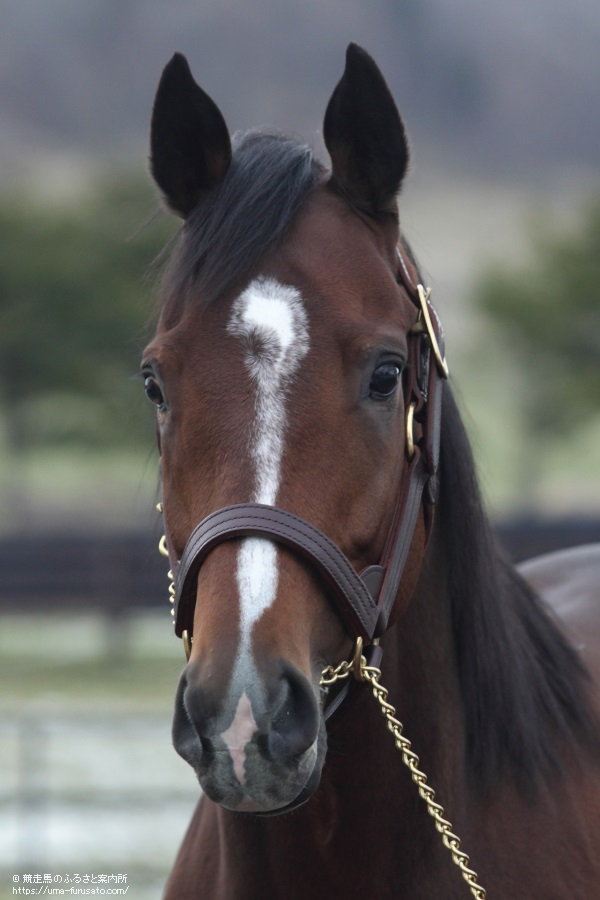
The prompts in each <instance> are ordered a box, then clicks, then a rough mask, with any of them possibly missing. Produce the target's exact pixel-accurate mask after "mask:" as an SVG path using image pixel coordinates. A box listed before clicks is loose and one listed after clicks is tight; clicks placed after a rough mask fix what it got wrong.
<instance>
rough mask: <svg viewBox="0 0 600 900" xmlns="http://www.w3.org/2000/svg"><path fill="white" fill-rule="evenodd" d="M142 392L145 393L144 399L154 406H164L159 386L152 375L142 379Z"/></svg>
mask: <svg viewBox="0 0 600 900" xmlns="http://www.w3.org/2000/svg"><path fill="white" fill-rule="evenodd" d="M144 390H145V391H146V397H147V398H148V400H150V401H151V402H152V403H154V405H155V406H159V407H160V406H164V405H165V398H164V397H163V392H162V391H161V389H160V385H159V383H158V381H157V380H156V378H154V376H153V375H146V377H145V378H144Z"/></svg>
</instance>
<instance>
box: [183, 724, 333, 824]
mask: <svg viewBox="0 0 600 900" xmlns="http://www.w3.org/2000/svg"><path fill="white" fill-rule="evenodd" d="M325 752H326V740H325V736H324V733H320V734H319V736H318V737H317V740H316V741H315V742H314V744H313V745H312V746H311V747H309V749H308V750H307V751H306V752H305V753H304V754H303V755H302V757H301V758H300V760H298V761H297V762H296V764H295V765H293V766H292V765H290V766H286V767H282V766H276V767H273V766H271V765H269V763H267V762H265V761H263V760H261V759H260V758H259V757H258V755H257V757H256V760H255V764H254V765H252V764H251V765H249V766H248V771H247V773H246V777H245V778H244V781H243V783H240V782H239V781H238V780H237V778H235V776H234V777H233V778H232V777H231V773H230V772H229V771H224V767H222V766H218V765H211V766H209V767H208V769H206V768H205V767H204V766H199V767H198V766H194V768H195V770H196V775H197V777H198V781H199V783H200V786H201V788H202V790H203V792H204V794H205V795H206V796H207V797H208V798H209V799H210V800H212V801H213V802H214V803H216V804H217V805H218V806H221V807H222V808H223V809H227V810H230V811H231V812H236V813H240V814H242V815H252V816H262V817H267V816H278V815H282V814H283V813H286V812H290V811H291V810H293V809H297V808H298V807H299V806H302V805H303V804H304V803H306V802H307V801H308V800H310V798H311V797H312V795H313V794H314V792H315V791H316V789H317V787H318V786H319V782H320V780H321V771H322V768H323V762H324V758H325Z"/></svg>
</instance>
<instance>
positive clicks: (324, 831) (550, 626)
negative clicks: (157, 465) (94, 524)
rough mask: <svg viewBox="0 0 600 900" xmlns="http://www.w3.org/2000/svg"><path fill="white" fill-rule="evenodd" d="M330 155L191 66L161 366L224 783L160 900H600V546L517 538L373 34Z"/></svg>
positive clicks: (330, 135) (157, 377) (183, 624)
mask: <svg viewBox="0 0 600 900" xmlns="http://www.w3.org/2000/svg"><path fill="white" fill-rule="evenodd" d="M323 137H324V144H325V147H326V149H327V152H328V154H329V157H330V166H326V165H325V164H324V163H322V162H320V161H319V160H318V159H317V158H316V155H315V153H314V152H313V151H312V150H311V149H310V148H309V147H307V146H305V145H303V144H302V143H301V142H299V141H298V140H297V139H295V138H291V137H288V136H286V135H284V134H280V133H277V132H274V131H267V130H259V131H248V132H244V133H243V134H237V135H234V136H233V138H232V137H230V134H229V131H228V128H227V125H226V123H225V121H224V118H223V116H222V114H221V112H220V110H219V108H218V107H217V105H216V104H215V102H214V101H213V100H212V99H211V98H210V97H209V96H208V94H207V93H206V92H205V91H204V90H202V88H201V87H199V85H198V84H197V83H196V82H195V80H194V78H193V76H192V74H191V71H190V68H189V65H188V63H187V60H186V59H185V57H183V56H182V55H181V54H175V56H174V57H173V58H172V60H171V61H170V62H169V64H168V65H167V66H166V68H165V69H164V72H163V74H162V77H161V80H160V83H159V86H158V90H157V93H156V98H155V101H154V107H153V112H152V123H151V139H150V143H151V151H150V166H151V172H152V175H153V178H154V180H155V182H156V184H157V186H158V188H159V190H160V192H161V194H162V197H163V201H164V202H165V203H166V205H167V206H168V208H169V209H170V210H171V211H172V212H174V213H175V214H176V215H177V216H179V217H180V218H181V219H183V225H182V228H181V230H180V232H179V235H178V237H177V239H176V242H175V245H174V247H173V248H172V253H171V255H170V258H169V261H168V262H167V264H166V266H165V268H164V271H163V273H162V277H161V282H160V294H159V300H158V305H159V309H158V313H157V322H158V324H157V326H156V332H155V335H154V337H153V338H152V340H151V342H150V343H149V345H148V347H147V348H146V350H145V351H144V353H143V359H142V366H141V374H142V376H143V381H144V387H145V391H146V394H147V396H148V398H149V399H150V401H151V402H152V403H153V404H154V405H155V407H156V422H157V425H156V429H157V437H158V445H159V453H160V461H161V475H162V505H161V511H162V513H163V521H164V530H165V538H164V540H163V550H164V552H165V553H166V554H167V555H168V556H169V558H170V562H171V572H170V577H171V579H172V582H173V583H172V586H171V595H172V596H171V600H172V601H174V604H173V609H172V614H173V616H174V622H175V630H176V633H177V635H178V636H180V637H182V638H183V640H184V643H185V648H186V655H187V656H188V661H187V663H186V665H185V668H184V670H183V673H182V675H181V679H180V682H179V686H178V688H177V692H176V699H175V713H174V720H173V742H174V746H175V749H176V750H177V752H178V753H179V754H180V755H181V756H182V757H183V759H184V760H186V761H187V762H188V763H189V764H190V766H191V767H192V769H193V770H194V772H195V774H196V776H197V779H198V781H199V783H200V786H201V788H202V793H201V797H200V800H199V803H198V805H197V808H196V811H195V812H194V814H193V818H192V820H191V823H190V825H189V828H188V830H187V833H186V835H185V837H184V839H183V843H182V846H181V848H180V851H179V853H178V855H177V858H176V861H175V864H174V867H173V869H172V871H171V873H170V875H169V877H168V880H167V885H166V889H165V894H164V896H165V898H166V900H196V898H203V900H204V898H206V900H245V898H247V900H253V898H261V900H262V898H275V900H279V898H285V900H294V898H303V900H304V898H306V897H311V898H313V900H321V898H328V900H329V898H332V897H344V898H347V900H354V898H362V897H364V896H374V897H376V898H378V900H388V898H390V900H391V898H393V900H401V898H410V900H425V898H427V900H431V898H441V900H454V898H456V900H460V898H463V897H466V896H468V895H472V896H475V897H476V898H483V897H484V896H485V892H486V890H487V891H488V895H489V897H491V898H494V900H501V898H504V900H508V898H510V900H514V898H517V897H518V898H528V900H542V898H543V900H550V898H556V900H559V898H560V900H562V898H569V900H593V898H600V741H599V731H598V718H599V691H598V679H599V678H600V615H599V607H598V583H599V574H600V547H598V546H588V547H584V548H579V549H577V550H568V551H563V552H562V553H560V554H558V555H553V556H548V557H543V558H540V559H538V560H534V561H531V562H529V563H527V564H525V565H524V566H523V567H522V569H521V570H520V571H518V570H517V569H516V568H515V567H514V566H513V565H512V564H511V563H510V562H509V560H508V558H507V556H506V554H505V553H504V551H503V550H502V548H501V547H500V546H499V545H498V543H497V541H496V539H495V537H494V535H493V532H492V529H491V526H490V524H489V519H488V516H487V514H486V512H485V510H484V506H483V503H482V500H481V497H480V493H479V489H478V484H477V478H476V474H475V466H474V461H473V456H472V452H471V449H470V445H469V441H468V438H467V436H466V432H465V428H464V426H463V424H462V421H461V416H460V412H459V410H458V406H457V403H456V402H455V400H454V397H453V391H452V388H451V386H450V382H449V379H448V374H449V372H448V365H447V362H446V356H445V342H444V334H443V329H442V326H441V322H440V319H439V317H438V314H437V312H436V311H435V309H434V307H433V305H432V301H431V298H430V296H429V291H428V289H427V288H426V287H425V285H424V284H423V278H422V275H421V274H420V271H419V268H418V266H417V263H416V261H415V259H414V257H413V254H412V253H411V250H410V247H409V244H408V243H407V241H406V238H405V236H404V234H403V233H402V232H401V230H400V225H399V211H398V210H399V207H398V199H397V198H398V196H399V192H400V188H401V185H402V182H403V180H404V177H405V174H406V170H407V165H408V160H409V151H408V142H407V137H406V132H405V128H404V124H403V122H402V119H401V118H400V114H399V112H398V110H397V107H396V104H395V101H394V99H393V97H392V94H391V92H390V89H389V87H388V85H387V83H386V81H385V79H384V77H383V75H382V73H381V72H380V70H379V68H378V67H377V65H376V63H375V62H374V61H373V60H372V59H371V57H370V56H369V55H368V54H367V53H366V52H365V51H364V50H362V49H361V48H359V47H358V46H356V45H354V44H351V45H350V46H349V47H348V50H347V54H346V61H345V69H344V73H343V76H342V78H341V80H340V81H339V83H338V84H337V86H336V87H335V89H334V91H333V93H332V95H331V98H330V100H329V102H328V105H327V108H326V113H325V118H324V125H323ZM383 685H385V687H384V686H383ZM388 690H389V699H387V698H388V694H387V691H388ZM382 714H383V715H382ZM386 726H387V727H386ZM409 739H410V740H409Z"/></svg>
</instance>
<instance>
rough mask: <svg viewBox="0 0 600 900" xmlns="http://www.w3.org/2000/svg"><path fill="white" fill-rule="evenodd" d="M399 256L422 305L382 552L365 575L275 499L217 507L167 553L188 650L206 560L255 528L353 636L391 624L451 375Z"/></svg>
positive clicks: (435, 456)
mask: <svg viewBox="0 0 600 900" xmlns="http://www.w3.org/2000/svg"><path fill="white" fill-rule="evenodd" d="M398 258H399V276H398V281H399V284H400V285H401V286H402V287H403V288H404V289H405V291H406V293H407V294H408V296H409V298H410V300H411V301H412V302H413V303H414V304H415V306H416V307H417V308H418V310H419V317H418V319H417V322H416V324H415V325H414V326H413V328H412V329H411V331H410V332H409V334H408V345H409V355H408V365H407V368H406V374H407V379H406V383H405V388H404V404H405V409H406V411H407V448H406V460H405V465H404V471H403V475H402V479H401V484H400V490H399V495H398V499H397V503H396V509H395V512H394V517H393V520H392V524H391V528H390V531H389V533H388V536H387V540H386V543H385V546H384V550H383V553H382V556H381V559H380V560H379V562H378V564H377V565H371V566H369V567H368V568H367V569H365V570H364V571H363V572H362V573H361V574H360V575H359V574H357V572H356V571H355V570H354V568H353V567H352V565H351V563H350V562H349V561H348V559H347V558H346V557H345V556H344V554H343V553H342V551H341V550H340V549H339V548H338V547H337V546H336V545H335V544H334V543H333V542H332V541H331V540H330V539H329V538H328V537H327V536H326V535H325V534H323V532H322V531H320V530H319V529H318V528H315V527H314V526H313V525H311V524H310V523H309V522H307V521H305V520H304V519H301V518H299V517H298V516H296V515H294V514H293V513H291V512H288V511H286V510H283V509H279V508H278V507H275V506H265V505H262V504H256V503H242V504H237V505H234V506H227V507H223V508H222V509H219V510H217V511H216V512H213V513H212V514H211V515H209V516H208V517H207V518H206V519H204V520H203V521H202V522H201V523H200V524H199V525H198V526H197V527H196V528H195V529H194V531H193V532H192V534H191V535H190V538H189V540H188V542H187V544H186V546H185V548H184V551H183V554H182V556H181V559H180V560H179V561H176V560H174V559H173V554H172V551H171V552H170V554H169V555H170V556H171V569H172V571H173V573H174V579H175V600H174V604H175V605H174V616H175V632H176V634H177V635H178V636H179V637H183V639H184V643H185V645H186V654H187V655H188V657H189V649H190V647H191V640H192V631H193V620H194V609H195V604H196V590H197V580H198V573H199V570H200V567H201V566H202V563H203V562H204V560H205V559H206V557H207V556H208V554H209V553H210V552H211V550H212V549H213V548H214V547H216V546H217V545H218V544H220V543H222V542H223V541H226V540H232V539H234V538H242V537H249V536H260V537H265V538H268V539H270V540H273V541H275V542H276V543H278V544H282V545H284V546H286V547H288V548H289V549H291V550H292V551H294V552H295V553H297V554H298V555H299V556H302V557H303V558H304V559H306V560H308V561H309V562H310V563H311V565H312V566H313V567H314V568H315V569H316V571H317V572H318V574H319V576H320V577H321V579H322V581H323V583H324V584H325V586H326V588H327V590H328V594H329V596H330V598H331V600H332V601H333V602H334V604H335V606H336V609H337V610H338V612H339V614H340V616H341V618H342V621H343V622H344V625H345V627H346V630H347V631H348V634H349V635H350V636H351V637H352V638H353V639H356V638H359V637H360V638H362V639H363V640H364V641H365V643H370V642H371V641H374V640H376V639H377V638H379V636H380V635H381V634H383V633H384V632H385V630H386V628H387V626H388V620H389V617H390V613H391V610H392V607H393V605H394V602H395V600H396V596H397V593H398V589H399V587H400V581H401V578H402V572H403V569H404V565H405V562H406V559H407V556H408V552H409V549H410V546H411V543H412V539H413V535H414V531H415V527H416V524H417V520H418V516H419V511H420V509H421V505H422V504H423V506H424V511H425V527H426V537H427V538H428V536H429V533H430V531H431V525H432V521H433V507H434V504H435V502H436V499H437V469H438V462H439V448H440V427H441V403H442V381H443V380H444V379H445V378H447V377H448V367H447V365H446V361H445V358H444V336H443V331H442V327H441V324H440V321H439V319H438V317H437V314H436V313H435V310H434V309H433V307H432V306H431V304H430V303H429V299H428V298H429V290H428V289H427V290H425V289H424V288H423V286H422V285H421V284H420V283H418V278H417V273H416V271H415V269H414V267H413V265H412V263H411V261H410V260H409V259H408V258H407V257H405V255H404V254H403V252H402V249H401V248H399V249H398ZM168 543H169V542H168V539H167V545H168Z"/></svg>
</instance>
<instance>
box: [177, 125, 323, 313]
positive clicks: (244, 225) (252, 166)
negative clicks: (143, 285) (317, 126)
mask: <svg viewBox="0 0 600 900" xmlns="http://www.w3.org/2000/svg"><path fill="white" fill-rule="evenodd" d="M323 171H324V169H323V167H322V166H321V164H320V163H319V162H318V161H317V160H316V158H315V157H314V155H313V153H312V151H311V149H310V147H308V146H306V145H304V144H301V143H299V142H298V141H297V140H295V139H294V138H290V137H287V136H285V135H280V134H272V133H268V132H259V131H248V132H243V133H240V134H238V135H235V136H234V139H233V158H232V161H231V164H230V166H229V169H228V171H227V174H226V176H225V178H224V179H223V181H222V182H221V183H220V184H219V185H218V186H217V187H215V188H213V189H212V190H211V191H210V192H209V193H208V195H207V196H206V197H204V198H203V200H202V202H201V203H200V204H199V205H198V207H197V208H196V209H195V210H194V212H193V213H192V214H191V215H190V216H189V218H188V219H187V220H186V222H185V224H184V226H183V228H182V229H181V232H180V235H179V240H178V244H177V247H176V249H175V252H174V254H173V256H172V258H171V261H170V263H169V265H168V267H167V271H166V275H165V279H164V281H163V291H162V294H163V304H164V306H165V307H168V306H169V304H170V303H171V302H172V303H175V302H178V301H179V302H180V300H181V297H185V296H186V295H187V294H188V293H189V290H190V289H193V291H194V295H195V302H198V301H199V302H201V303H202V304H203V305H208V304H209V303H211V302H213V301H214V300H215V299H216V298H217V297H219V296H221V295H222V294H224V293H225V292H226V291H228V290H229V289H230V288H232V287H233V286H234V285H235V284H236V282H238V281H239V280H240V279H241V278H243V277H247V275H248V273H249V272H252V270H253V269H255V268H256V266H257V264H258V263H259V262H260V260H261V259H262V257H263V256H264V255H265V254H266V253H267V252H268V251H269V250H271V249H273V248H275V247H276V246H277V245H278V244H279V243H280V242H281V240H282V239H283V237H284V235H285V232H286V230H287V228H288V226H289V225H290V223H291V221H292V219H293V218H294V216H295V214H296V213H297V212H298V210H299V208H300V206H301V205H302V202H303V201H304V200H305V198H306V197H307V196H308V194H309V193H310V191H311V190H312V188H313V187H314V186H315V184H316V183H317V181H318V180H319V178H320V177H321V175H322V173H323Z"/></svg>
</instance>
